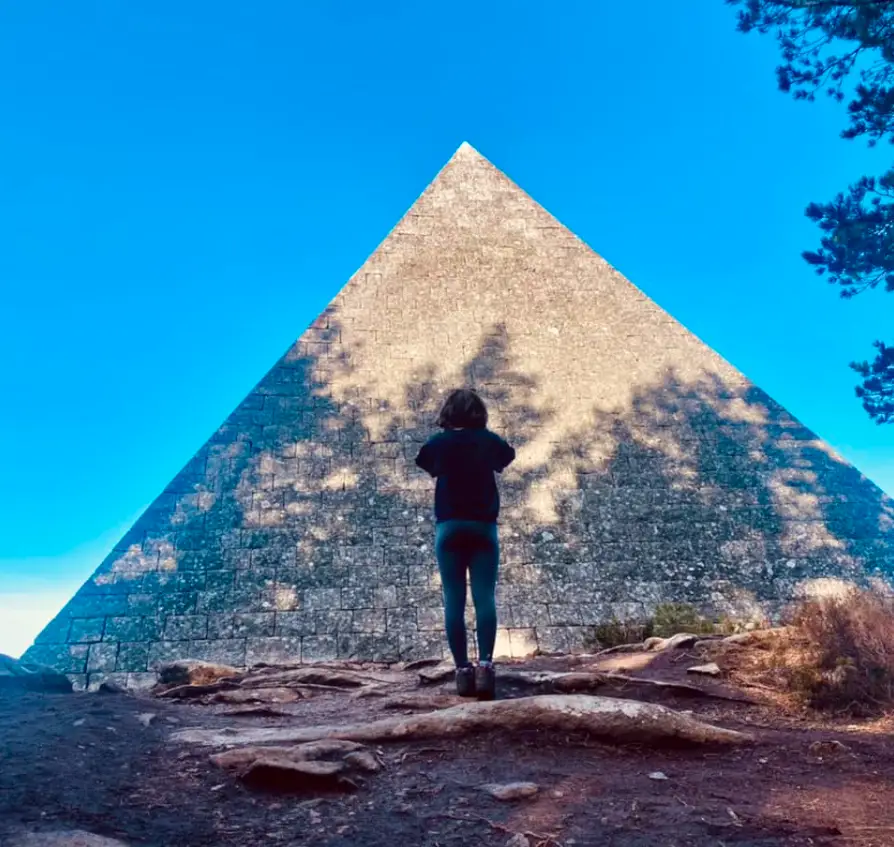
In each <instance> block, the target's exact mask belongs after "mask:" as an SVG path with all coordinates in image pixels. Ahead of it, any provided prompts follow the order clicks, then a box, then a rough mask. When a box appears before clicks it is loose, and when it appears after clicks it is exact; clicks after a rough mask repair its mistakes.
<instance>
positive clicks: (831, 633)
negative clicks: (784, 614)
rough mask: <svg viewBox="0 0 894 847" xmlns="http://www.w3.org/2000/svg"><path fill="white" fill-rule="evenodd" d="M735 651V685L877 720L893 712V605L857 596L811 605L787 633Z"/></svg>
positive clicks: (798, 612) (863, 593)
mask: <svg viewBox="0 0 894 847" xmlns="http://www.w3.org/2000/svg"><path fill="white" fill-rule="evenodd" d="M734 652H735V655H732V654H729V655H727V656H726V657H725V659H726V661H725V664H726V665H727V667H729V668H730V670H731V675H732V676H733V678H735V679H736V680H737V681H739V682H740V683H742V684H743V685H746V686H750V687H754V688H759V689H764V690H765V691H766V692H767V693H768V694H769V695H771V699H776V700H777V702H778V698H779V697H782V698H785V699H788V700H789V702H790V703H792V704H802V705H806V706H809V707H811V708H815V709H821V710H825V711H834V712H839V713H842V714H851V715H856V716H869V715H877V714H879V713H881V712H884V711H886V710H888V709H890V708H891V707H892V705H894V598H892V597H891V596H887V595H884V594H880V593H877V592H874V591H867V590H856V589H854V590H851V591H849V592H846V593H844V594H842V595H840V596H836V597H824V598H821V599H812V600H807V601H805V602H803V603H801V604H800V605H799V606H797V607H796V608H795V609H794V611H793V613H792V615H791V625H790V626H788V627H786V628H783V629H780V630H776V631H774V632H770V633H767V634H766V636H765V637H763V638H761V639H759V640H756V641H755V642H754V643H752V644H750V645H748V646H747V648H744V649H740V650H736V651H734ZM774 695H775V696H774Z"/></svg>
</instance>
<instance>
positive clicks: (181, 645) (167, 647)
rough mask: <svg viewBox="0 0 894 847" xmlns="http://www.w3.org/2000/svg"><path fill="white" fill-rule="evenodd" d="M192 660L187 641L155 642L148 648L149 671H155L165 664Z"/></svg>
mask: <svg viewBox="0 0 894 847" xmlns="http://www.w3.org/2000/svg"><path fill="white" fill-rule="evenodd" d="M194 658H196V657H195V656H192V655H190V652H189V642H188V641H155V642H154V643H153V644H151V645H150V647H149V670H150V671H152V670H156V669H157V668H158V666H159V665H163V664H165V663H167V662H176V661H177V660H179V659H194Z"/></svg>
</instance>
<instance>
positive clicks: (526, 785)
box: [481, 782, 540, 802]
mask: <svg viewBox="0 0 894 847" xmlns="http://www.w3.org/2000/svg"><path fill="white" fill-rule="evenodd" d="M481 790H482V791H484V792H485V793H486V794H490V796H491V797H493V798H494V799H496V800H502V801H504V802H508V801H511V800H527V799H528V798H530V797H534V796H535V795H536V794H537V793H538V792H539V791H540V786H539V785H537V784H536V783H534V782H507V783H505V784H502V785H501V784H497V783H488V784H487V785H482V786H481Z"/></svg>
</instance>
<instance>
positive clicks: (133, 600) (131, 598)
mask: <svg viewBox="0 0 894 847" xmlns="http://www.w3.org/2000/svg"><path fill="white" fill-rule="evenodd" d="M157 610H158V595H157V594H128V596H127V608H126V610H125V612H124V614H125V615H149V616H152V615H154V614H155V613H156V611H157Z"/></svg>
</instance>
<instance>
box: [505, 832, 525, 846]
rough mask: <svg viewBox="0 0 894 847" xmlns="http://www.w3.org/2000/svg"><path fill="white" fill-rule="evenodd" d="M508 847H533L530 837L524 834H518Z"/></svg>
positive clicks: (511, 839)
mask: <svg viewBox="0 0 894 847" xmlns="http://www.w3.org/2000/svg"><path fill="white" fill-rule="evenodd" d="M506 847H531V842H530V841H529V840H528V836H527V835H525V834H524V833H523V832H516V833H515V835H513V836H512V838H510V839H509V840H508V841H507V842H506Z"/></svg>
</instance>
